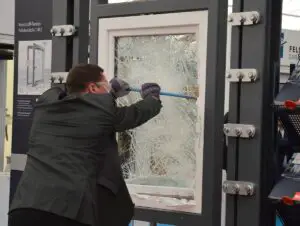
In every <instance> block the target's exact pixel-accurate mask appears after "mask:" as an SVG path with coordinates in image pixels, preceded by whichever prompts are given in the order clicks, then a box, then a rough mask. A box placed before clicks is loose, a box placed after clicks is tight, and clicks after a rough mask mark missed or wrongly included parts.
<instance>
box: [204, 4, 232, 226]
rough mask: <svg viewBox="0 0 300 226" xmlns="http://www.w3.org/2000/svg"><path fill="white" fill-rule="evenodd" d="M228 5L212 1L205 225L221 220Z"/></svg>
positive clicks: (209, 28) (206, 143)
mask: <svg viewBox="0 0 300 226" xmlns="http://www.w3.org/2000/svg"><path fill="white" fill-rule="evenodd" d="M227 9H228V1H225V0H219V1H210V3H209V18H208V44H207V50H208V51H207V73H206V98H205V122H204V123H205V126H204V131H205V132H204V156H203V160H204V161H203V196H202V197H203V200H202V203H203V215H204V217H205V218H206V219H208V221H207V222H205V225H206V226H216V225H220V223H221V200H222V199H221V195H222V193H221V187H222V163H223V161H222V156H223V143H222V140H223V132H222V131H223V118H224V93H225V74H224V72H225V67H226V66H225V65H226V37H227V21H226V18H227Z"/></svg>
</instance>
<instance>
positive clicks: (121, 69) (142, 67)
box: [114, 34, 202, 212]
mask: <svg viewBox="0 0 300 226" xmlns="http://www.w3.org/2000/svg"><path fill="white" fill-rule="evenodd" d="M196 43H197V42H196V35H195V34H184V35H182V34H181V35H152V36H151V35H149V36H130V37H129V36H127V37H115V70H114V72H115V75H116V76H118V77H119V78H121V79H124V80H125V81H127V82H128V83H129V84H130V86H131V87H133V88H140V87H141V85H142V84H143V83H146V82H156V83H158V84H159V85H160V86H161V89H162V91H167V92H172V93H180V94H185V95H189V96H193V97H196V99H197V98H198V95H199V92H198V76H197V63H198V62H197V59H198V58H197V45H196ZM140 99H141V97H140V94H139V93H138V92H131V93H130V94H129V95H128V96H126V97H123V98H120V99H118V105H119V106H124V105H130V104H132V103H135V102H137V101H138V100H140ZM196 99H192V100H191V99H189V100H188V99H184V98H178V97H171V96H161V100H162V104H163V108H162V111H161V113H160V114H159V115H158V116H156V117H155V118H154V119H152V120H150V121H149V122H147V123H146V124H144V125H142V126H140V127H138V128H136V129H133V130H130V131H126V132H124V133H119V134H118V135H117V136H118V137H117V139H118V144H119V151H120V156H121V160H122V170H123V174H124V177H125V179H126V182H127V185H128V187H129V191H130V193H131V196H132V198H133V201H134V202H135V204H136V206H147V207H152V208H159V209H171V210H181V211H189V212H197V208H196V201H195V195H194V194H195V189H196V186H195V178H196V175H197V172H196V171H197V167H196V166H197V165H196V159H197V157H196V156H197V151H199V150H198V149H197V148H196V147H198V146H197V139H199V136H200V134H199V131H200V130H199V129H197V125H199V121H200V115H199V114H198V111H199V107H197V101H196ZM201 151H202V150H201Z"/></svg>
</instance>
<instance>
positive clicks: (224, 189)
mask: <svg viewBox="0 0 300 226" xmlns="http://www.w3.org/2000/svg"><path fill="white" fill-rule="evenodd" d="M222 188H223V191H224V192H226V191H227V190H228V184H223V186H222Z"/></svg>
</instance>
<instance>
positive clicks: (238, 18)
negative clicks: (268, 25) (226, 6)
mask: <svg viewBox="0 0 300 226" xmlns="http://www.w3.org/2000/svg"><path fill="white" fill-rule="evenodd" d="M260 20H261V16H260V14H259V12H257V11H250V12H237V13H231V14H230V15H229V16H228V22H229V23H230V24H231V25H232V26H243V25H256V24H258V23H259V22H260Z"/></svg>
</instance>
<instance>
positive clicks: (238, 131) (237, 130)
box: [235, 128, 242, 136]
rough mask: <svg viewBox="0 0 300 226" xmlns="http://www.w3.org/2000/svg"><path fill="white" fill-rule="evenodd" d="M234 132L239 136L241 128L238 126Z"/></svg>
mask: <svg viewBox="0 0 300 226" xmlns="http://www.w3.org/2000/svg"><path fill="white" fill-rule="evenodd" d="M235 134H236V135H237V136H241V134H242V130H241V129H239V128H237V129H235Z"/></svg>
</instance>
